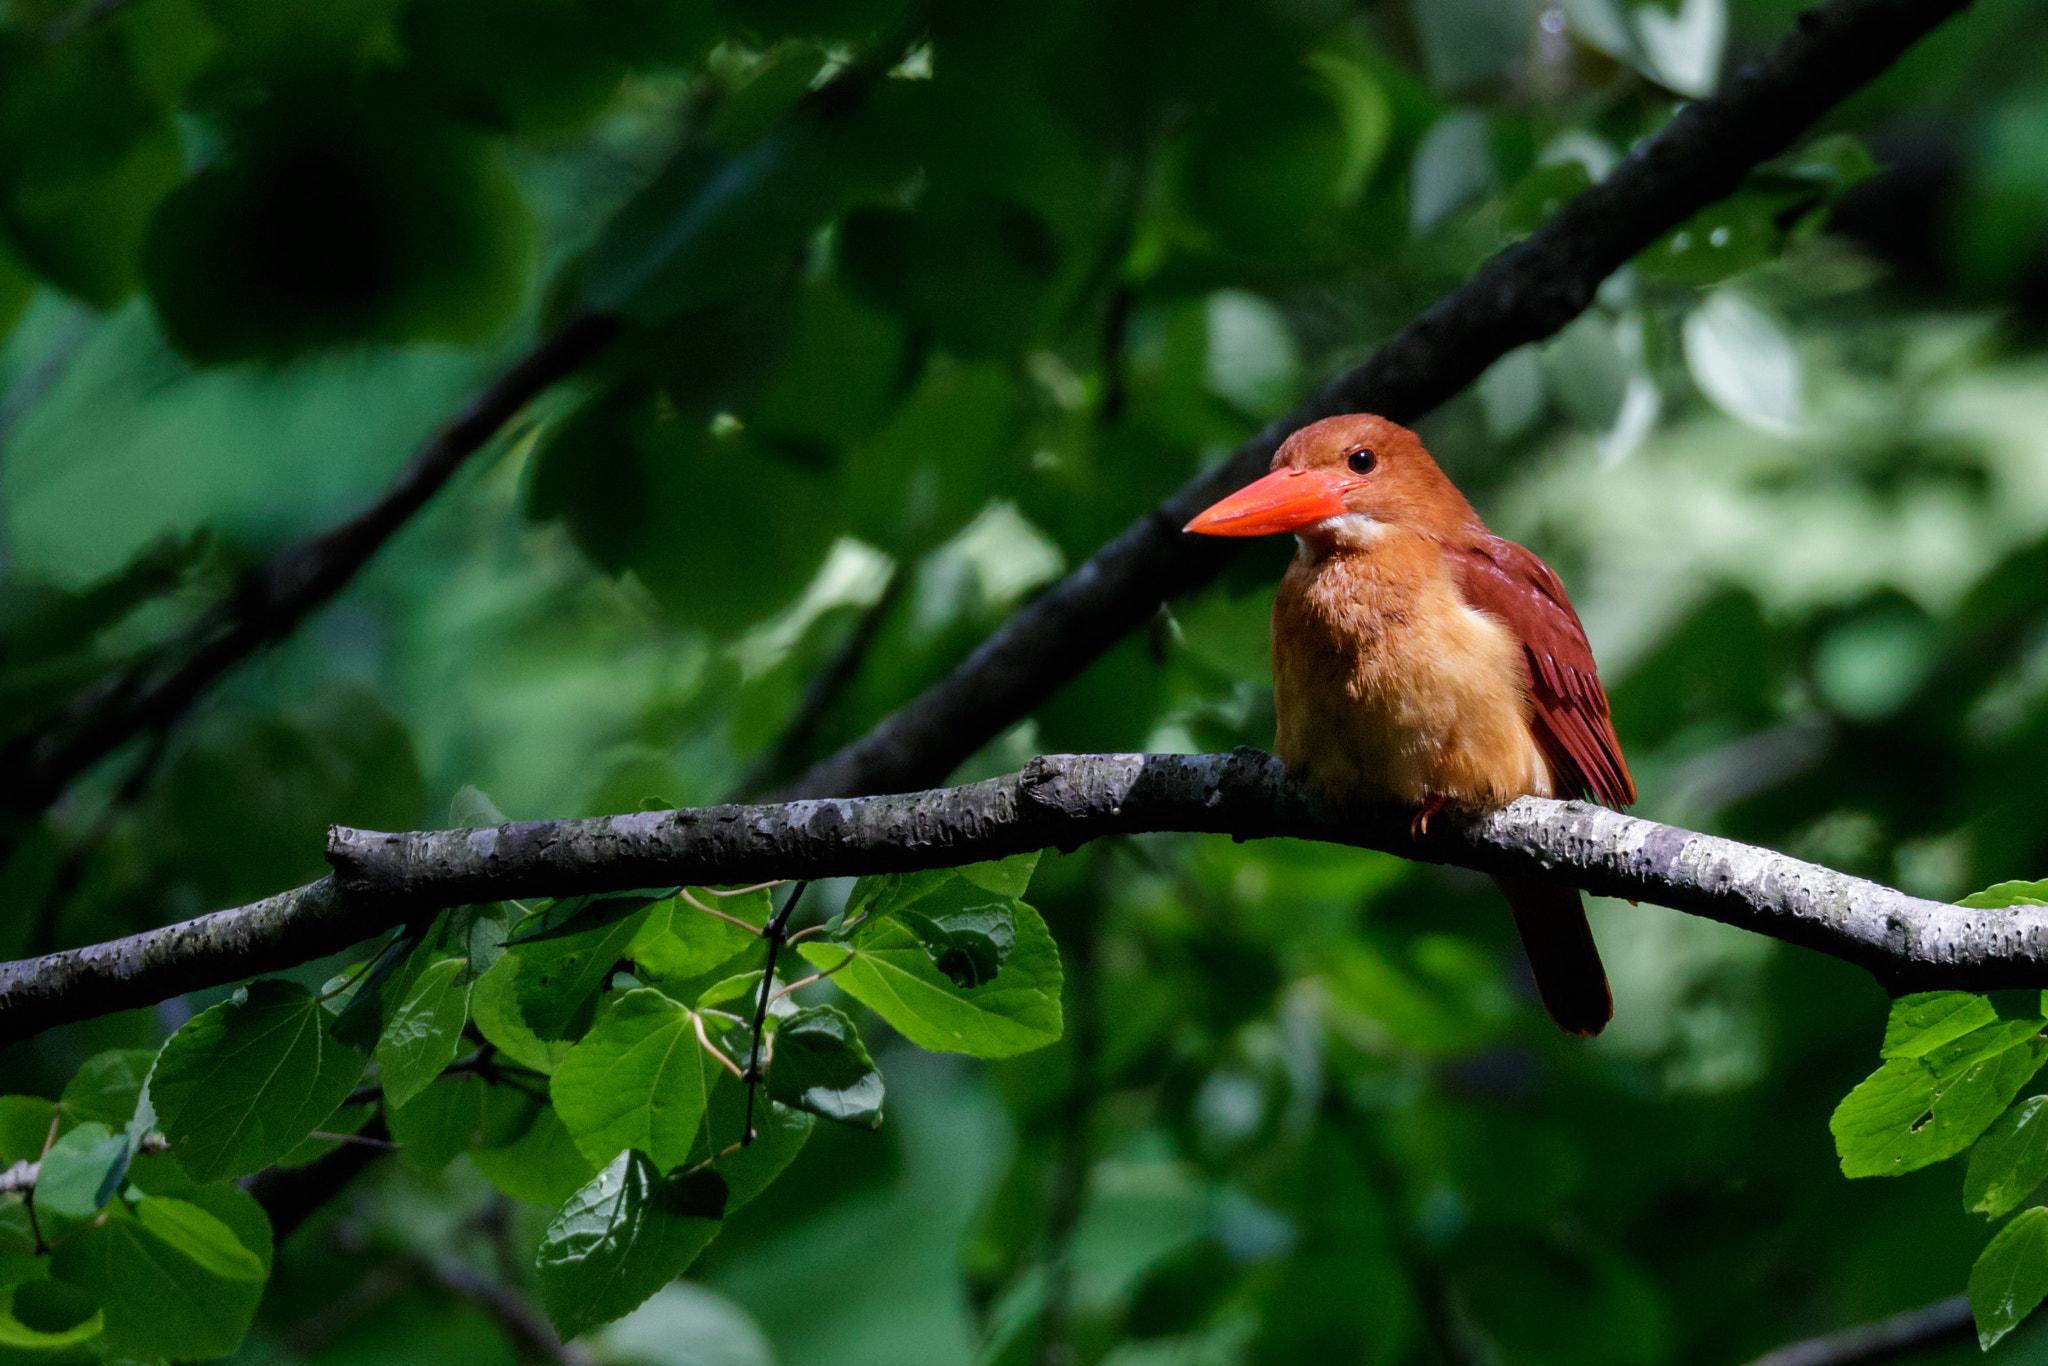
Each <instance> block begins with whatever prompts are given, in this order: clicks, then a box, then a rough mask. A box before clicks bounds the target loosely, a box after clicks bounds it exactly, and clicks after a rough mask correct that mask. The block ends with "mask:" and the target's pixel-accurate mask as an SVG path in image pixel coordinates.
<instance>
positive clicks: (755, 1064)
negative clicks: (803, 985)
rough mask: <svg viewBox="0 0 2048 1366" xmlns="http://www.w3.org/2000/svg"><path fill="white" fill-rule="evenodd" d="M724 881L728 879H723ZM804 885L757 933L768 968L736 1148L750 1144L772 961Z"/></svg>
mask: <svg viewBox="0 0 2048 1366" xmlns="http://www.w3.org/2000/svg"><path fill="white" fill-rule="evenodd" d="M727 880H728V881H729V880H730V879H727ZM810 885H811V884H810V883H808V882H799V883H797V885H796V886H795V887H793V888H792V889H791V890H790V893H789V900H787V901H785V902H783V903H782V909H781V910H779V911H777V912H776V913H775V918H774V919H773V920H770V921H769V922H768V925H767V927H766V928H765V929H763V930H762V931H761V934H762V937H763V938H765V939H766V940H767V941H768V968H767V970H766V971H765V972H763V973H762V974H761V1003H760V1004H759V1005H758V1006H756V1007H755V1008H754V1046H753V1048H752V1049H751V1050H750V1051H749V1052H748V1054H747V1071H746V1075H745V1076H744V1077H743V1078H742V1080H743V1081H745V1082H746V1083H747V1115H746V1120H745V1121H744V1122H743V1123H742V1124H741V1126H740V1146H741V1147H745V1146H746V1145H747V1144H749V1143H752V1142H753V1141H754V1092H755V1090H756V1089H757V1088H759V1086H760V1085H761V1035H762V1034H763V1033H764V1032H765V1031H766V1030H767V1028H768V1002H769V999H770V998H769V995H768V992H769V990H770V988H772V987H773V986H774V985H775V958H776V955H777V954H778V953H779V952H781V949H782V935H783V931H784V930H786V929H788V928H789V917H790V916H791V915H792V914H793V913H794V912H795V911H796V903H797V902H799V901H802V900H803V899H804V888H806V887H808V886H810Z"/></svg>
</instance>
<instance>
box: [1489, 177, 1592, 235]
mask: <svg viewBox="0 0 2048 1366" xmlns="http://www.w3.org/2000/svg"><path fill="white" fill-rule="evenodd" d="M1592 183H1593V177H1592V176H1591V175H1589V174H1588V173H1587V171H1586V166H1585V163H1584V162H1581V161H1578V160H1576V159H1573V160H1566V161H1559V162H1553V163H1552V164H1550V165H1548V166H1538V167H1536V168H1535V169H1534V170H1532V171H1530V172H1529V173H1528V174H1527V175H1525V176H1523V177H1522V178H1521V179H1520V180H1518V181H1516V182H1515V188H1514V189H1512V190H1510V191H1508V196H1507V199H1506V200H1505V201H1503V202H1502V204H1501V206H1500V230H1501V232H1502V233H1504V234H1506V235H1507V236H1509V237H1526V236H1527V235H1528V234H1530V233H1532V232H1534V231H1536V229H1537V228H1539V227H1541V226H1542V225H1543V222H1544V220H1545V219H1547V218H1549V217H1550V216H1551V215H1552V214H1554V213H1556V212H1557V211H1558V210H1559V209H1562V208H1563V207H1564V206H1565V205H1567V204H1569V203H1571V202H1572V201H1573V200H1574V199H1576V198H1578V197H1579V195H1580V194H1582V193H1583V192H1584V191H1585V190H1586V189H1587V187H1589V186H1590V185H1592Z"/></svg>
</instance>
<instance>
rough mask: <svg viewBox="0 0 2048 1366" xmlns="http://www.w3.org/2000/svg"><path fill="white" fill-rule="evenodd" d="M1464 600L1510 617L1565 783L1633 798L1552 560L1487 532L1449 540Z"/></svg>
mask: <svg viewBox="0 0 2048 1366" xmlns="http://www.w3.org/2000/svg"><path fill="white" fill-rule="evenodd" d="M1445 555H1446V557H1447V558H1448V559H1449V561H1450V563H1451V568H1452V573H1453V575H1454V577H1455V578H1456V580H1457V582H1458V587H1459V590H1460V591H1461V592H1462V593H1463V595H1464V598H1465V601H1466V603H1467V604H1469V605H1470V606H1472V607H1476V608H1478V609H1479V610H1480V611H1483V612H1490V613H1492V614H1493V615H1494V616H1497V617H1499V618H1500V619H1501V620H1502V621H1504V622H1506V623H1507V625H1508V629H1509V630H1511V631H1513V632H1514V633H1515V635H1516V636H1517V637H1518V638H1519V639H1520V640H1521V642H1522V656H1523V661H1524V663H1525V664H1526V665H1527V667H1528V672H1529V700H1530V701H1531V702H1532V703H1533V704H1534V710H1535V729H1536V741H1537V743H1538V744H1539V745H1541V746H1542V747H1543V753H1544V757H1545V758H1547V759H1549V760H1550V767H1551V772H1552V774H1553V776H1554V777H1555V778H1556V780H1557V782H1558V783H1559V785H1560V786H1561V787H1562V788H1565V789H1568V790H1567V791H1560V792H1559V793H1558V795H1559V796H1561V797H1562V796H1580V797H1583V796H1587V795H1591V796H1594V797H1597V798H1599V799H1600V800H1601V801H1603V802H1606V803H1607V804H1608V805H1609V806H1627V805H1629V804H1630V803H1631V802H1633V801H1635V799H1636V785H1635V780H1634V779H1632V778H1631V777H1629V772H1628V761H1627V760H1625V759H1623V758H1622V757H1621V741H1619V740H1618V739H1616V738H1615V735H1614V723H1613V721H1611V720H1610V719H1609V718H1608V714H1607V694H1606V693H1605V692H1603V691H1601V689H1600V674H1599V671H1598V669H1597V667H1596V666H1595V665H1594V663H1593V647H1592V646H1591V645H1588V644H1587V643H1586V628H1585V627H1583V626H1581V625H1579V616H1578V613H1576V612H1574V611H1572V604H1571V599H1570V598H1568V597H1566V596H1565V592H1564V585H1563V584H1562V583H1559V582H1558V579H1557V575H1556V574H1555V573H1553V572H1552V571H1551V568H1550V566H1549V565H1547V564H1545V563H1543V561H1542V560H1540V559H1538V558H1536V556H1535V555H1534V554H1533V553H1531V552H1530V551H1528V550H1525V549H1523V548H1522V547H1521V546H1518V545H1516V544H1515V543H1514V542H1513V541H1504V540H1502V539H1501V538H1500V537H1498V536H1491V535H1489V536H1482V537H1480V538H1479V539H1477V540H1476V541H1475V542H1473V543H1471V544H1469V545H1466V546H1463V547H1446V549H1445Z"/></svg>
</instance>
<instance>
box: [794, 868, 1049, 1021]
mask: <svg viewBox="0 0 2048 1366" xmlns="http://www.w3.org/2000/svg"><path fill="white" fill-rule="evenodd" d="M1015 905H1016V910H1015V917H1016V945H1015V947H1014V948H1012V949H1011V951H1010V954H1009V957H1008V959H1007V960H1006V961H1005V962H1004V963H1003V965H1002V970H1001V971H1000V972H998V973H997V974H996V976H995V979H994V980H993V981H991V982H989V983H988V984H987V985H986V986H979V987H973V988H963V987H960V986H958V985H956V984H955V983H954V982H953V981H952V980H951V979H950V978H948V977H947V976H946V975H945V974H944V973H942V972H940V971H939V969H938V967H937V966H936V965H935V964H934V963H933V962H932V958H931V955H930V954H928V953H927V952H926V951H925V947H924V945H923V944H921V943H920V942H918V939H917V937H916V936H915V935H913V934H912V933H911V932H910V930H909V929H908V928H906V927H905V926H904V925H902V924H901V923H899V922H898V921H896V920H893V919H884V920H879V921H875V922H872V923H871V924H870V925H869V926H865V927H863V928H862V930H861V931H860V934H859V936H858V940H857V943H856V945H855V946H854V947H851V948H849V947H848V946H846V945H843V944H830V943H825V944H821V943H806V944H801V945H799V946H798V951H799V952H800V953H801V954H802V955H803V956H804V958H805V959H806V960H807V961H808V962H810V963H812V964H813V965H815V966H817V967H819V968H821V969H838V971H837V973H836V975H835V976H834V977H833V979H832V980H833V981H834V982H835V983H837V984H838V986H839V988H840V989H841V990H842V991H844V992H846V994H847V995H849V996H851V997H853V998H854V999H855V1000H856V1001H859V1002H860V1003H861V1004H862V1005H864V1006H867V1007H868V1008H869V1009H871V1010H873V1011H874V1012H875V1013H876V1014H878V1015H880V1016H881V1017H882V1018H883V1019H885V1020H887V1021H888V1022H889V1023H890V1024H891V1025H892V1026H893V1027H894V1028H895V1029H896V1031H897V1032H898V1033H900V1034H902V1035H903V1036H904V1037H905V1038H907V1039H909V1040H910V1041H911V1042H912V1043H914V1044H916V1045H918V1046H919V1047H920V1048H928V1049H932V1050H934V1051H942V1052H951V1053H971V1054H973V1055H974V1056H975V1057H978V1058H1007V1057H1010V1056H1013V1055H1014V1054H1018V1053H1028V1052H1030V1051H1031V1050H1032V1049H1034V1048H1043V1047H1044V1046H1045V1045H1047V1044H1049V1043H1052V1042H1054V1041H1055V1040H1057V1039H1058V1038H1059V1036H1060V1029H1061V1024H1060V981H1061V974H1060V957H1059V950H1058V949H1057V948H1055V947H1054V946H1053V942H1052V936H1051V935H1050V934H1048V933H1047V932H1046V928H1045V922H1044V921H1043V920H1041V919H1040V918H1039V915H1038V912H1037V911H1035V910H1033V909H1031V907H1029V906H1027V905H1025V904H1024V903H1022V902H1017V903H1015ZM849 957H851V958H852V959H853V961H852V962H851V963H848V962H847V961H846V960H847V959H848V958H849ZM841 964H844V965H845V966H844V967H843V968H842V967H841Z"/></svg>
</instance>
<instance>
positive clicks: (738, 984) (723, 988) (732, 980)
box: [697, 968, 764, 1006]
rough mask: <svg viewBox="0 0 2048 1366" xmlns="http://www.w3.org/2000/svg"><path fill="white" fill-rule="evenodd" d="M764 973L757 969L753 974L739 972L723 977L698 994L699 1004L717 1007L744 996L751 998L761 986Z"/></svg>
mask: <svg viewBox="0 0 2048 1366" xmlns="http://www.w3.org/2000/svg"><path fill="white" fill-rule="evenodd" d="M763 971H764V969H761V968H755V969H754V970H753V971H752V972H739V973H734V974H733V975H732V976H730V977H721V978H719V979H718V980H717V981H716V982H713V983H712V984H711V985H710V986H708V987H706V988H704V990H702V991H700V992H698V993H697V1004H698V1005H699V1006H717V1005H724V1004H725V1003H726V1002H727V1001H735V1000H738V999H739V998H740V997H742V996H748V997H751V996H752V995H753V994H754V988H755V987H756V986H758V985H759V984H760V981H761V974H762V972H763Z"/></svg>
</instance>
